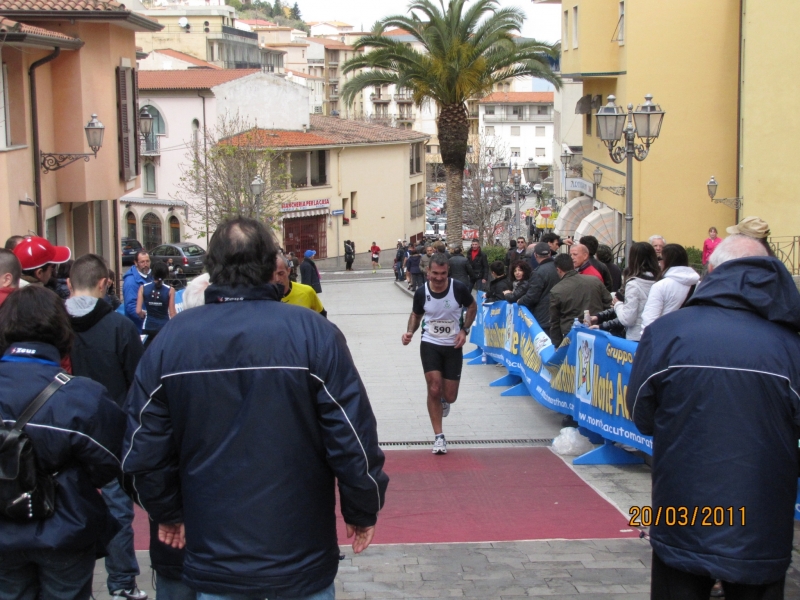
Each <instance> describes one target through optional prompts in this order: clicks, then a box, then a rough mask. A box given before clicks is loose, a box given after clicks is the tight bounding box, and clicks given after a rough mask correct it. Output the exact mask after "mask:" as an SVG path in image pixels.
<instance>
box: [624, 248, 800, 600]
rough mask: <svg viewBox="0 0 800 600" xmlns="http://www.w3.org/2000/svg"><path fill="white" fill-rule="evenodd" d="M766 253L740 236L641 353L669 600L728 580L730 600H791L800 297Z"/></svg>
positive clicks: (636, 381) (662, 589)
mask: <svg viewBox="0 0 800 600" xmlns="http://www.w3.org/2000/svg"><path fill="white" fill-rule="evenodd" d="M766 254H767V251H766V249H765V248H764V246H763V245H761V243H760V242H759V241H757V240H754V239H752V238H748V237H746V236H742V235H732V236H729V237H727V238H726V239H725V240H724V241H723V242H722V243H721V244H720V245H719V246H718V247H717V248H716V250H714V254H712V255H711V260H710V261H709V271H710V273H709V275H708V276H707V277H706V278H704V279H703V282H702V283H701V284H700V285H699V286H697V290H696V292H695V294H694V295H693V296H692V298H691V299H690V300H689V301H688V303H687V305H686V307H685V308H683V309H681V310H677V311H674V312H672V313H669V314H667V315H664V316H663V317H660V318H659V319H657V320H656V321H655V322H653V323H651V324H650V325H648V326H647V328H646V329H645V330H644V334H643V335H642V339H641V342H640V343H639V347H638V349H637V350H636V356H635V357H634V360H633V369H632V372H631V378H630V382H629V385H628V392H627V398H626V405H627V409H628V411H629V414H630V417H631V419H633V421H634V422H635V423H636V427H637V428H638V429H639V431H641V432H642V433H644V434H646V435H652V436H653V494H652V510H653V515H656V514H661V515H662V518H661V521H660V522H659V521H657V520H654V523H653V526H652V527H651V528H650V544H651V545H652V547H653V565H652V582H651V590H652V596H651V597H652V598H654V599H655V600H661V599H662V598H681V599H686V600H696V599H699V598H703V599H705V598H708V595H709V592H710V590H711V587H712V586H713V585H714V580H715V579H720V580H722V582H723V587H724V590H725V597H726V598H729V599H736V598H783V596H784V595H783V591H784V579H785V577H786V570H787V568H788V567H789V565H790V563H791V561H792V539H793V531H794V511H795V502H796V498H797V470H798V467H797V428H798V426H800V395H798V391H800V359H798V357H800V337H799V336H798V332H800V294H798V292H797V288H796V286H795V284H794V282H793V281H792V277H791V275H790V273H789V272H788V271H787V269H786V267H785V266H784V265H783V264H782V263H781V262H780V261H779V260H777V259H775V258H770V257H768V256H766ZM711 341H713V342H711ZM710 342H711V343H710ZM722 507H724V508H722ZM672 510H675V520H674V523H675V525H676V526H674V527H672V526H670V525H672V522H671V521H672V518H671V517H672V515H671V514H670V513H671V512H672ZM720 513H724V517H723V515H721V514H720ZM721 517H723V518H721Z"/></svg>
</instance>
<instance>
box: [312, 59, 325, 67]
mask: <svg viewBox="0 0 800 600" xmlns="http://www.w3.org/2000/svg"><path fill="white" fill-rule="evenodd" d="M308 64H310V65H324V64H325V59H324V58H309V59H308Z"/></svg>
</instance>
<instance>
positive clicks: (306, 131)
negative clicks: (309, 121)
mask: <svg viewBox="0 0 800 600" xmlns="http://www.w3.org/2000/svg"><path fill="white" fill-rule="evenodd" d="M303 133H308V125H306V124H305V123H303Z"/></svg>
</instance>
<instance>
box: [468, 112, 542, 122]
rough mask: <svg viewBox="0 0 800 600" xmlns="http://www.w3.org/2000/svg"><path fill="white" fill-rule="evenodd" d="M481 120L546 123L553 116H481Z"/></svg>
mask: <svg viewBox="0 0 800 600" xmlns="http://www.w3.org/2000/svg"><path fill="white" fill-rule="evenodd" d="M483 120H484V121H487V122H490V123H491V122H494V123H497V122H499V121H522V122H523V123H525V122H528V123H547V122H552V121H553V115H502V114H501V115H487V114H484V115H483Z"/></svg>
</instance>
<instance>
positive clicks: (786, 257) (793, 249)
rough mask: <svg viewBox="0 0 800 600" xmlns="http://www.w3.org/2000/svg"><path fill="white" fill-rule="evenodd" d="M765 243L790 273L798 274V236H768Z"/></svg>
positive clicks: (799, 251)
mask: <svg viewBox="0 0 800 600" xmlns="http://www.w3.org/2000/svg"><path fill="white" fill-rule="evenodd" d="M767 243H768V244H769V247H770V248H772V251H773V252H774V253H775V258H777V259H778V260H779V261H781V262H782V263H783V264H784V265H785V266H786V268H787V269H788V270H789V272H790V273H791V274H792V275H800V236H797V235H794V236H789V235H787V236H776V237H769V238H767Z"/></svg>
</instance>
